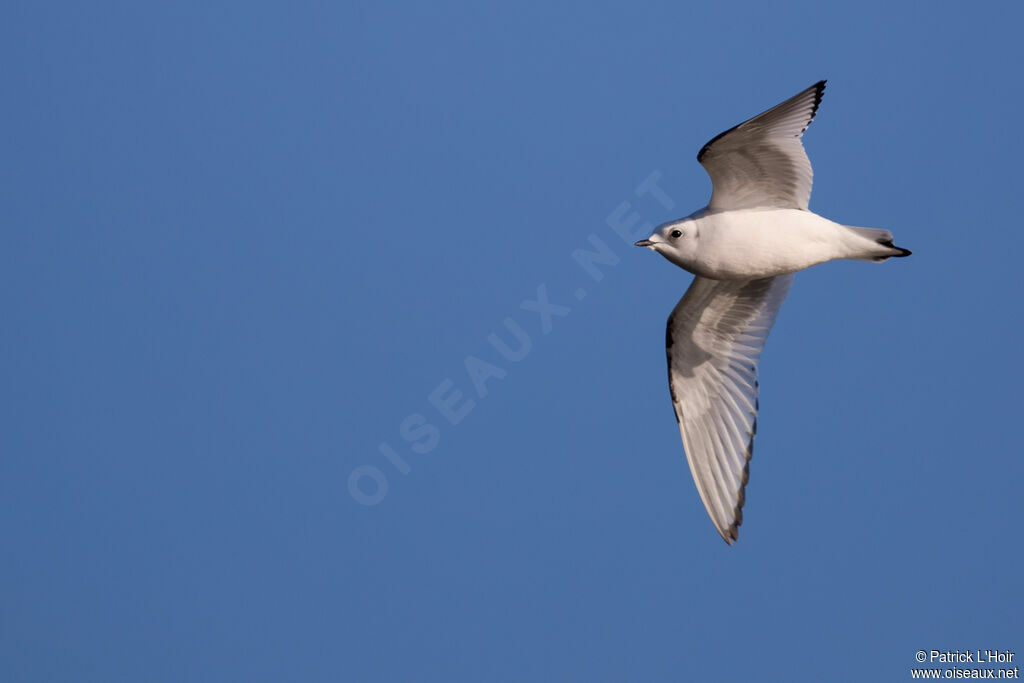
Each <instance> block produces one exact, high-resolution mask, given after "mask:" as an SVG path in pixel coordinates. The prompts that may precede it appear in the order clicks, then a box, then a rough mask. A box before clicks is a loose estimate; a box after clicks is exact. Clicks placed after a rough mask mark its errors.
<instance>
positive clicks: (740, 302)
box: [665, 274, 793, 544]
mask: <svg viewBox="0 0 1024 683" xmlns="http://www.w3.org/2000/svg"><path fill="white" fill-rule="evenodd" d="M792 282H793V275H792V274H788V275H780V276H778V277H771V278H764V279H760V280H711V279H708V278H703V277H696V278H694V280H693V284H691V285H690V288H689V289H688V290H687V291H686V294H684V295H683V298H682V299H681V300H680V301H679V303H678V304H677V305H676V307H675V310H673V311H672V315H671V316H669V319H668V330H667V332H666V336H665V344H666V354H667V355H668V381H669V389H670V390H671V392H672V404H673V407H674V408H675V411H676V420H677V421H678V422H679V432H680V434H682V437H683V449H684V450H685V451H686V461H687V462H688V463H689V464H690V472H691V474H693V480H694V482H695V483H696V484H697V491H698V492H699V493H700V499H701V500H702V501H703V502H704V507H705V508H707V511H708V515H710V516H711V521H712V522H713V523H714V525H715V528H716V529H718V533H720V534H721V535H722V538H724V539H725V542H726V543H729V544H731V543H732V542H733V541H735V540H736V539H737V538H738V537H739V531H738V527H739V525H740V524H742V523H743V503H744V500H745V496H744V489H745V488H746V485H747V477H748V474H749V471H750V469H749V467H750V466H749V463H750V457H751V455H752V454H753V448H754V433H755V432H756V431H757V363H758V360H759V359H760V357H761V350H762V349H763V348H764V343H765V340H766V339H767V338H768V333H769V332H770V331H771V328H772V324H773V323H774V322H775V316H776V315H778V312H779V308H780V307H781V306H782V302H783V300H784V299H785V298H786V294H788V293H789V287H790V285H791V284H792Z"/></svg>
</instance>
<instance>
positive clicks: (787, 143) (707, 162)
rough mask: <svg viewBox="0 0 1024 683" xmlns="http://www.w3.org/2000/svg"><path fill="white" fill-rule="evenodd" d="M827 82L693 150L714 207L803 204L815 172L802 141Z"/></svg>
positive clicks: (809, 191) (820, 82)
mask: <svg viewBox="0 0 1024 683" xmlns="http://www.w3.org/2000/svg"><path fill="white" fill-rule="evenodd" d="M824 92H825V81H818V82H817V83H815V84H814V85H812V86H811V87H810V88H808V89H807V90H804V91H803V92H802V93H800V94H799V95H795V96H794V97H791V98H790V99H788V100H786V101H785V102H783V103H782V104H779V105H776V106H774V107H772V108H771V109H769V110H768V111H766V112H764V113H763V114H758V115H757V116H755V117H754V118H752V119H750V120H749V121H744V122H743V123H741V124H740V125H738V126H736V127H735V128H730V129H729V130H727V131H725V132H724V133H720V134H718V135H716V136H715V137H714V138H712V139H711V140H710V141H709V142H708V144H706V145H704V147H702V148H701V150H700V152H699V153H698V154H697V161H699V162H700V163H701V164H702V165H703V166H704V169H705V170H706V171H707V172H708V175H709V176H711V183H712V185H713V186H714V188H713V191H712V193H711V201H710V202H709V203H708V208H710V209H711V210H713V211H728V210H733V209H754V208H760V207H774V208H781V209H806V208H807V202H808V201H810V199H811V181H812V178H813V176H814V173H813V171H812V170H811V161H810V159H808V158H807V152H805V151H804V146H803V144H802V143H801V142H800V138H801V136H803V134H804V131H805V130H807V126H809V125H811V120H812V119H813V118H814V114H815V112H817V111H818V105H819V104H820V103H821V97H822V95H823V94H824Z"/></svg>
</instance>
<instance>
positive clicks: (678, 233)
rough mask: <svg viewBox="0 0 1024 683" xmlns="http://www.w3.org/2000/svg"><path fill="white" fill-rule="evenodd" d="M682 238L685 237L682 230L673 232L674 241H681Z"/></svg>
mask: <svg viewBox="0 0 1024 683" xmlns="http://www.w3.org/2000/svg"><path fill="white" fill-rule="evenodd" d="M682 236H683V231H682V230H673V231H672V239H679V238H680V237H682Z"/></svg>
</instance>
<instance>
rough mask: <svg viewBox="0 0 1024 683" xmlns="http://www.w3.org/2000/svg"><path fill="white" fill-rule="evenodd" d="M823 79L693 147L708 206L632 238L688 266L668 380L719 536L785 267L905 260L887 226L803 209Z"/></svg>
mask: <svg viewBox="0 0 1024 683" xmlns="http://www.w3.org/2000/svg"><path fill="white" fill-rule="evenodd" d="M824 92H825V81H819V82H818V83H815V84H814V85H812V86H811V87H809V88H807V89H806V90H804V91H803V92H801V93H798V94H797V95H794V96H793V97H791V98H789V99H788V100H786V101H785V102H783V103H781V104H779V105H776V106H774V107H772V108H771V109H769V110H768V111H766V112H764V113H762V114H758V115H757V116H755V117H754V118H752V119H750V120H748V121H745V122H743V123H741V124H739V125H738V126H735V127H733V128H730V129H729V130H727V131H725V132H724V133H720V134H719V135H716V136H715V137H714V138H712V139H711V140H710V141H709V142H708V143H707V144H706V145H704V147H702V148H701V150H700V152H699V153H698V154H697V161H699V162H700V163H701V165H703V166H704V169H705V170H706V171H707V172H708V175H709V176H711V182H712V184H713V186H714V187H713V190H712V193H711V201H710V202H708V205H707V206H706V207H705V208H703V209H701V210H699V211H697V212H696V213H693V214H691V215H689V216H687V217H686V218H681V219H679V220H674V221H670V222H668V223H665V224H663V225H661V226H659V227H658V228H657V229H656V230H655V231H654V234H653V235H651V236H650V237H649V238H647V239H645V240H640V241H639V242H637V243H636V246H638V247H647V248H648V249H652V250H654V251H656V252H658V253H659V254H661V255H662V256H664V257H665V258H666V259H668V260H669V261H671V262H672V263H674V264H675V265H677V266H679V267H680V268H683V269H685V270H687V271H689V272H691V273H693V274H694V276H695V277H694V279H693V283H692V284H691V285H690V288H689V289H687V290H686V293H685V294H684V295H683V298H682V299H680V300H679V303H678V304H677V305H676V307H675V309H674V310H673V311H672V315H670V316H669V318H668V329H667V331H666V334H665V351H666V354H667V356H668V383H669V391H670V393H671V395H672V406H673V408H674V409H675V414H676V421H677V422H678V423H679V432H680V434H681V435H682V439H683V450H685V451H686V461H687V462H688V463H689V465H690V473H691V474H692V475H693V481H694V483H696V485H697V491H698V492H699V493H700V499H701V501H703V503H704V507H705V508H707V511H708V515H709V516H710V517H711V521H712V522H713V523H714V525H715V528H716V529H718V533H719V534H721V535H722V538H723V539H725V542H726V543H728V544H730V545H731V544H732V543H733V541H735V540H737V538H739V526H740V524H742V523H743V503H744V500H745V489H746V486H747V479H748V478H749V474H750V458H751V455H752V454H753V448H754V434H755V433H756V431H757V410H758V403H757V392H758V383H757V364H758V360H759V359H760V357H761V351H762V349H763V348H764V344H765V340H766V339H767V338H768V333H769V332H770V331H771V328H772V324H773V323H774V322H775V317H776V315H778V312H779V308H780V307H781V306H782V302H783V300H784V299H785V298H786V294H787V293H788V292H789V287H790V285H791V284H792V283H793V274H794V273H795V272H796V271H798V270H803V269H804V268H810V267H811V266H813V265H817V264H819V263H824V262H826V261H833V260H835V259H854V260H858V261H874V262H880V261H885V260H886V259H889V258H891V257H893V256H910V251H908V250H907V249H903V248H901V247H897V246H894V245H893V242H892V233H890V232H889V231H888V230H880V229H877V228H860V227H853V226H849V225H842V224H840V223H835V222H833V221H830V220H828V219H827V218H823V217H821V216H819V215H817V214H815V213H813V212H811V211H810V210H808V208H807V203H808V200H809V199H810V197H811V178H812V176H813V173H812V171H811V162H810V160H809V159H808V158H807V152H806V151H804V147H803V143H801V141H800V139H801V137H802V136H803V133H804V131H805V130H807V127H808V126H809V125H810V124H811V120H812V119H813V118H814V114H815V112H817V110H818V105H819V104H820V103H821V97H822V95H823V94H824Z"/></svg>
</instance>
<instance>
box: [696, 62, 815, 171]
mask: <svg viewBox="0 0 1024 683" xmlns="http://www.w3.org/2000/svg"><path fill="white" fill-rule="evenodd" d="M827 82H828V81H827V80H826V79H824V78H823V79H821V80H820V81H818V82H817V83H815V84H814V85H812V86H811V87H810V88H804V89H803V90H801V91H800V92H798V93H797V94H796V95H794V96H793V97H791V98H789V99H790V100H791V99H793V98H796V97H799V96H800V95H803V94H804V93H805V92H807V91H808V90H811V89H813V90H814V105H813V106H812V107H811V116H810V118H808V119H807V126H809V125H811V121H813V120H814V116H815V115H816V114H817V113H818V107H819V106H820V105H821V98H822V97H824V96H825V84H826V83H827ZM788 101H789V100H786V101H784V102H781V103H779V104H778V105H776V106H781V105H782V104H785V103H786V102H788ZM772 109H774V107H773V108H772ZM769 111H771V109H766V110H765V111H763V112H761V114H766V113H768V112H769ZM761 114H758V115H757V116H761ZM757 116H755V117H753V118H755V119H756V118H757ZM750 120H752V119H747V121H750ZM747 121H744V122H743V123H746V122H747ZM743 123H740V124H737V125H735V126H733V127H732V128H730V129H729V130H723V131H722V132H721V133H719V134H718V135H716V136H715V137H713V138H711V139H710V140H708V141H707V142H706V143H705V144H704V146H703V147H701V148H700V151H699V152H697V161H698V162H701V161H703V159H704V155H705V154H707V152H708V149H710V148H711V145H713V144H715V143H716V142H718V141H719V140H720V139H722V138H723V137H725V136H726V135H728V134H729V133H731V132H733V131H734V130H736V129H737V128H739V127H740V126H742V125H743ZM807 126H804V130H807ZM802 132H803V131H801V133H802Z"/></svg>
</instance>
